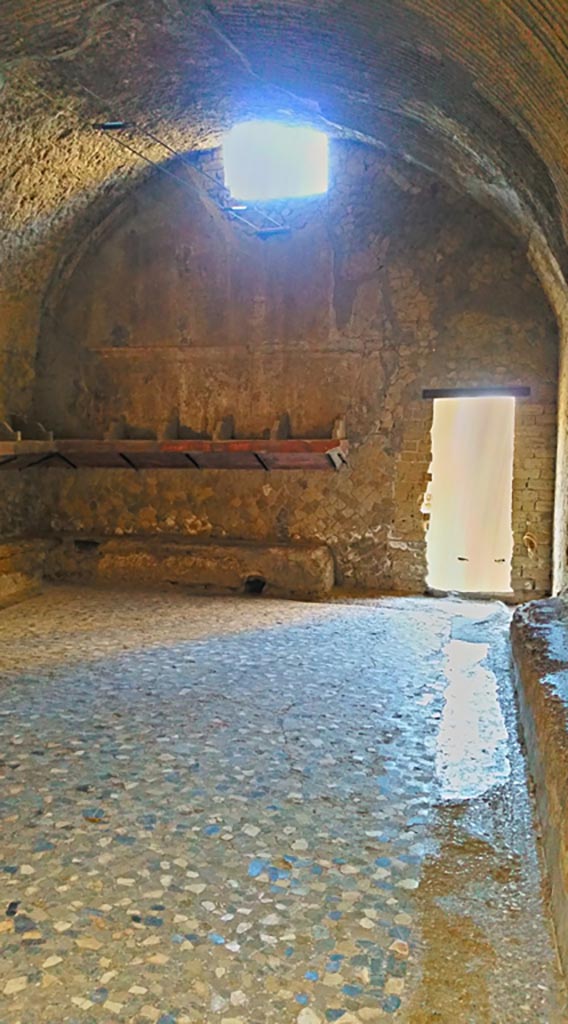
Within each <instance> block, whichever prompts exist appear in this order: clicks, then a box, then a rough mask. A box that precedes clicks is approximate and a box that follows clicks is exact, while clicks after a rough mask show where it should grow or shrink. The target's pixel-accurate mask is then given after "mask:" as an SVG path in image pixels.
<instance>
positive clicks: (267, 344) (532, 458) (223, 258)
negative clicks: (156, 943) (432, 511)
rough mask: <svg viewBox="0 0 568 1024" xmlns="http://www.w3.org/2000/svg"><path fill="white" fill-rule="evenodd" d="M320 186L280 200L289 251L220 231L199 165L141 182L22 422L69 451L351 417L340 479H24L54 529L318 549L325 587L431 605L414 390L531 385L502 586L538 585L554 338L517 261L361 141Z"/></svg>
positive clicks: (76, 279)
mask: <svg viewBox="0 0 568 1024" xmlns="http://www.w3.org/2000/svg"><path fill="white" fill-rule="evenodd" d="M206 166H207V165H206ZM332 172H333V173H332V188H331V191H330V193H329V195H328V196H326V197H325V198H323V199H320V200H313V201H309V202H307V203H296V204H286V205H285V206H284V208H283V209H282V211H281V212H282V213H283V215H284V217H285V219H287V220H288V221H289V222H290V223H291V225H292V227H293V231H292V234H291V235H290V236H289V237H283V238H282V237H276V238H273V239H269V240H260V239H258V238H250V237H248V236H247V235H246V234H245V233H243V231H242V229H241V228H239V227H238V226H236V225H234V224H231V223H228V222H227V221H226V220H225V219H224V218H223V216H222V215H221V213H220V212H219V211H218V210H217V209H216V207H215V206H214V205H213V204H212V203H211V201H210V200H209V199H208V198H207V196H206V195H205V194H204V192H203V189H202V187H201V184H200V179H199V176H198V175H196V174H195V173H192V176H191V182H193V186H192V187H193V191H188V190H186V189H181V188H179V187H178V186H177V185H176V184H175V183H171V182H170V181H169V180H164V179H160V180H153V181H152V182H150V183H148V184H147V185H146V186H144V187H142V188H141V189H140V190H138V191H137V192H136V193H134V194H133V195H132V196H131V197H130V198H128V199H127V200H125V202H124V203H123V204H120V205H119V206H117V207H116V208H115V210H114V211H113V213H112V214H110V215H109V217H108V218H107V220H106V221H105V222H104V223H103V224H101V225H99V226H98V228H97V230H96V232H95V233H94V234H93V235H92V236H89V238H88V239H87V241H86V242H85V243H84V244H83V245H82V246H80V247H79V249H78V250H77V251H74V252H72V253H71V254H70V255H69V257H68V259H66V260H65V261H64V262H63V263H62V265H61V266H60V268H59V271H58V273H57V275H56V277H55V278H54V279H53V282H52V286H51V289H50V292H49V295H48V297H47V298H46V304H45V309H44V318H43V320H42V324H41V331H40V338H39V348H38V363H37V378H36V384H35V389H34V390H35V399H34V414H35V416H37V417H38V418H39V419H40V420H42V421H44V422H46V423H48V424H49V426H50V427H52V428H54V429H55V430H56V432H57V433H58V434H59V435H62V436H73V435H75V436H80V437H88V436H99V437H102V436H103V435H104V434H105V432H106V431H108V430H109V429H110V428H111V427H112V425H113V423H115V422H116V421H117V420H119V419H120V417H121V416H124V417H125V419H126V420H127V422H128V424H129V425H130V427H131V428H132V429H134V430H138V431H139V430H141V429H147V430H150V431H152V432H153V433H154V435H157V436H163V435H164V434H165V433H166V432H167V431H168V430H169V429H171V424H172V422H175V421H177V420H179V421H180V422H181V423H182V424H184V425H185V426H186V427H190V428H192V429H193V430H194V431H196V432H197V433H198V434H199V433H201V432H205V431H209V432H211V430H212V429H213V427H214V425H215V423H216V422H217V420H219V419H220V418H221V417H222V416H223V415H227V414H229V413H230V414H233V415H234V417H235V423H236V429H237V432H238V434H239V435H240V436H249V435H252V436H260V435H261V434H262V432H263V431H264V430H265V429H266V428H267V427H269V426H270V425H271V424H272V423H273V422H274V420H275V419H276V418H277V416H278V415H279V414H280V413H282V412H288V413H289V414H290V417H291V420H292V429H293V431H294V433H295V435H296V436H317V435H326V434H329V432H330V430H331V427H332V424H333V421H334V419H335V417H337V416H345V418H346V425H347V433H348V435H349V438H350V440H351V442H352V455H351V458H350V468H349V469H348V470H346V471H342V472H341V473H339V474H331V473H329V474H313V473H312V474H309V473H296V472H294V473H292V474H286V473H278V472H273V473H271V474H270V475H269V476H263V475H262V474H260V473H258V474H257V473H253V474H251V473H246V472H231V473H222V472H217V473H215V472H203V473H200V474H195V473H193V474H188V473H187V472H177V471H172V472H169V473H167V474H165V473H160V472H159V471H147V472H146V471H145V472H140V473H137V474H135V473H132V472H130V471H125V472H121V471H96V470H94V471H89V470H82V471H80V472H79V473H73V472H72V471H70V470H66V469H62V470H53V471H52V470H50V471H49V472H43V473H42V474H39V475H38V474H37V473H36V478H37V479H38V486H39V487H40V488H41V491H42V495H43V500H44V502H45V504H46V507H47V509H48V512H49V521H50V523H51V526H52V528H53V529H54V530H55V531H56V532H57V533H64V534H65V533H69V534H71V535H74V536H81V535H85V536H87V537H88V536H95V537H96V536H99V535H101V534H114V535H117V534H119V535H127V534H129V533H134V534H154V533H162V534H174V533H175V534H179V535H181V536H186V537H189V538H210V539H212V540H218V539H226V540H228V539H239V540H240V539H246V540H251V541H255V542H262V543H264V544H266V543H268V544H272V543H275V542H279V543H282V542H287V543H290V542H292V543H298V542H317V543H324V544H328V545H329V546H330V547H331V549H332V551H333V553H334V557H335V560H336V564H337V570H338V580H339V582H341V583H343V584H345V585H349V586H356V587H366V588H374V589H376V588H383V589H388V590H389V591H393V590H398V591H403V592H422V591H423V589H424V585H425V583H424V581H425V576H426V558H425V522H424V518H423V516H422V513H421V504H422V500H423V496H424V491H425V489H426V481H427V473H428V468H429V463H430V456H431V452H430V428H431V420H432V403H431V402H429V401H425V400H423V399H422V389H423V388H428V387H451V386H479V385H498V384H500V385H503V384H505V385H506V384H509V385H511V384H523V385H528V386H529V387H530V388H531V397H530V399H527V400H519V401H518V403H517V423H516V454H515V467H514V496H513V529H514V559H513V588H514V591H515V595H516V597H517V598H520V599H524V598H525V597H526V595H527V593H529V594H537V595H538V594H545V593H548V592H550V586H551V580H550V576H551V555H550V551H551V543H552V541H551V537H552V505H553V489H554V458H555V410H556V405H555V396H556V389H557V331H556V326H555V324H554V320H553V317H552V314H551V312H550V309H549V307H548V305H547V303H546V300H545V299H544V296H543V294H542V292H541V289H540V287H539V285H538V282H537V280H536V278H535V276H534V274H533V273H532V271H531V270H530V269H529V267H528V264H527V263H526V259H525V256H524V254H523V251H522V249H521V248H520V247H519V245H518V244H517V243H516V242H515V241H514V240H513V239H512V238H511V237H510V236H509V235H508V234H507V232H506V231H505V230H504V229H503V227H502V226H501V225H499V224H498V223H497V222H495V221H494V220H493V219H492V218H491V216H490V215H489V214H487V213H485V212H484V211H482V210H480V208H479V207H478V206H476V205H475V204H474V203H472V202H471V201H469V200H466V199H463V198H460V197H459V196H458V195H457V194H456V193H455V192H453V191H452V190H451V189H449V188H447V187H446V186H442V185H440V184H439V183H437V182H436V181H435V180H434V179H433V178H432V177H431V176H430V175H428V174H426V173H424V172H418V171H417V170H414V169H412V168H409V167H405V166H404V165H402V164H400V163H397V162H393V161H392V160H390V159H386V158H384V157H381V156H380V155H379V154H377V153H376V152H375V151H373V150H371V149H369V147H367V146H362V145H354V144H352V143H337V144H336V145H335V146H334V149H333V168H332ZM528 535H530V537H531V538H532V539H533V540H534V544H533V545H532V546H530V548H527V544H526V540H525V538H526V537H527V536H528Z"/></svg>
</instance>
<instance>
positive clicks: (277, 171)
mask: <svg viewBox="0 0 568 1024" xmlns="http://www.w3.org/2000/svg"><path fill="white" fill-rule="evenodd" d="M223 161H224V165H225V184H226V186H227V188H228V189H229V191H230V193H231V195H232V196H233V197H234V198H235V199H253V200H254V199H257V200H262V199H290V198H294V197H298V196H313V195H321V194H322V193H323V192H327V187H328V139H327V135H325V134H324V133H323V132H318V131H316V130H315V129H314V128H307V127H294V126H292V125H285V124H281V123H280V122H278V121H244V122H243V123H242V124H237V125H235V127H234V128H232V129H231V131H230V132H228V134H227V135H226V136H225V139H224V142H223Z"/></svg>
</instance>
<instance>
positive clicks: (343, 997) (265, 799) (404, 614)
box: [0, 587, 568, 1024]
mask: <svg viewBox="0 0 568 1024" xmlns="http://www.w3.org/2000/svg"><path fill="white" fill-rule="evenodd" d="M507 627H508V612H507V611H506V610H505V609H504V608H503V607H502V606H500V605H487V604H468V603H465V602H458V601H453V602H452V601H434V600H394V599H388V600H383V601H369V602H348V603H336V604H327V605H309V604H300V603H285V602H276V601H265V600H262V599H253V598H251V599H242V600H231V599H221V598H220V599H199V598H192V597H188V596H187V595H185V594H183V593H181V592H179V591H172V592H170V593H148V592H141V593H136V592H128V593H124V592H117V591H94V590H85V589H80V588H66V587H64V588H54V589H52V590H50V591H48V592H46V593H45V594H44V595H43V596H41V597H38V598H34V599H32V600H29V601H27V602H25V603H23V604H21V605H18V606H15V607H12V608H11V609H8V610H5V611H3V612H2V613H0V645H1V646H0V676H1V683H0V694H1V703H0V757H1V771H0V775H1V789H0V814H1V818H2V839H1V849H0V896H1V901H2V902H1V904H0V946H1V960H0V1024H61V1022H69V1024H71V1022H77V1024H79V1022H81V1024H95V1022H96V1024H111V1022H112V1024H116V1022H118V1024H120V1022H121V1021H128V1022H131V1021H133V1022H140V1024H148V1022H150V1024H156V1022H157V1024H205V1022H219V1024H265V1022H266V1024H268V1022H275V1024H276V1022H278V1024H296V1022H297V1024H320V1022H321V1024H325V1022H327V1021H342V1022H343V1024H355V1022H361V1024H366V1022H372V1021H382V1020H384V1021H388V1020H396V1021H404V1022H406V1024H426V1022H433V1024H558V1022H561V1021H566V1020H567V1019H568V1016H567V1015H566V1012H565V993H564V989H563V986H562V981H561V979H560V977H559V974H558V970H557V962H556V955H555V950H554V944H553V939H552V936H551V931H550V925H549V918H548V913H547V907H546V903H545V900H544V898H543V893H542V879H541V873H540V868H539V860H538V854H537V849H536V840H535V831H534V825H533V821H532V807H531V803H530V800H529V796H528V790H527V780H526V773H525V766H524V761H523V758H522V756H521V753H520V749H519V746H518V742H517V738H516V732H515V714H514V707H513V702H512V691H511V685H510V680H509V677H508V649H507Z"/></svg>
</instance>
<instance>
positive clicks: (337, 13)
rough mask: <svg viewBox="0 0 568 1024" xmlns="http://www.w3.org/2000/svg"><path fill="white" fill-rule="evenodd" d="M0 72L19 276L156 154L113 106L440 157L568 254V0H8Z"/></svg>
mask: <svg viewBox="0 0 568 1024" xmlns="http://www.w3.org/2000/svg"><path fill="white" fill-rule="evenodd" d="M0 75H1V78H0V107H1V117H2V136H3V144H2V148H1V150H0V168H1V179H2V186H1V195H0V231H1V232H2V255H1V257H0V258H1V260H2V263H3V266H4V274H5V276H4V281H5V286H6V287H12V288H13V287H15V283H16V281H17V279H18V275H21V274H22V273H24V272H25V268H26V267H29V265H30V260H31V259H32V257H33V258H35V259H37V254H38V252H39V251H40V249H42V247H43V248H45V250H46V252H48V251H49V249H50V246H55V245H56V244H59V243H58V242H57V239H58V237H60V236H61V233H62V230H63V229H65V232H68V229H69V226H70V225H72V224H73V222H74V220H75V219H76V218H77V217H78V216H79V214H82V215H84V213H85V211H87V210H93V211H95V212H94V213H93V215H92V216H93V217H95V218H96V216H97V215H98V214H97V213H96V211H97V210H102V209H103V208H104V203H105V201H106V200H108V201H111V200H112V198H113V197H116V196H117V195H119V194H120V193H121V192H123V191H124V189H125V188H128V187H130V185H131V184H133V183H134V182H135V181H136V180H137V178H138V177H139V176H140V175H141V174H144V173H147V169H148V165H147V164H145V163H144V161H142V160H140V159H139V158H138V157H136V156H134V155H133V154H131V153H129V152H127V151H125V150H124V149H121V148H120V147H119V146H118V145H116V143H115V142H114V140H112V139H110V138H109V137H108V136H104V135H101V134H100V133H97V132H95V131H93V130H92V128H91V127H90V126H91V124H92V122H93V121H96V120H100V119H101V118H109V117H113V118H123V119H128V120H133V121H135V122H137V123H138V124H140V125H143V126H145V127H149V128H151V130H152V131H154V132H156V133H157V134H158V135H159V136H160V137H161V138H163V139H165V140H166V141H168V142H169V143H171V144H172V145H174V146H175V147H177V148H179V149H193V148H203V147H207V146H211V145H214V144H215V143H216V142H217V141H218V140H219V137H220V133H221V132H222V131H223V130H224V129H225V128H226V127H227V126H229V125H230V124H231V123H232V122H233V121H234V120H236V119H238V118H241V117H243V116H248V115H251V114H259V113H261V114H269V115H274V116H279V117H295V118H297V117H300V118H303V119H308V120H310V121H313V122H314V123H316V124H317V123H319V124H321V125H323V126H327V127H328V128H329V130H330V131H332V132H333V133H338V134H343V135H347V136H352V137H355V138H362V139H366V140H368V141H369V142H370V143H371V144H373V145H378V146H383V147H386V148H387V149H388V150H390V151H393V152H395V153H397V154H399V155H401V156H403V157H405V158H406V159H409V160H411V161H416V162H418V163H420V164H421V165H424V166H426V167H428V168H431V169H432V170H433V171H434V172H435V173H436V174H438V175H440V176H442V177H443V178H445V179H446V180H448V181H450V182H451V183H453V184H456V185H457V186H458V187H459V188H461V189H462V190H464V191H466V192H468V193H469V194H471V195H473V196H474V197H476V198H478V199H479V200H480V201H481V202H483V203H484V204H485V205H489V206H491V207H492V208H493V209H494V210H495V211H496V212H497V213H498V215H499V216H501V217H502V218H503V219H505V220H506V221H507V222H508V223H509V224H510V225H511V226H512V227H513V229H514V230H515V231H516V233H517V234H518V235H519V236H520V237H521V238H523V239H524V240H525V241H526V243H527V246H528V247H529V249H530V248H532V249H533V250H534V251H535V252H536V253H537V258H538V259H540V260H541V261H544V263H547V265H548V266H549V267H553V268H555V271H556V270H558V269H559V270H560V271H561V272H564V271H565V270H566V267H567V259H566V238H567V237H568V4H567V3H566V0H459V2H456V0H279V2H274V0H211V2H209V0H207V2H199V0H194V2H192V0H104V2H96V0H3V2H2V5H1V16H0ZM93 93H95V94H96V96H94V95H93ZM143 148H144V153H145V154H146V155H147V156H149V157H151V158H152V159H162V158H163V156H164V154H163V152H162V151H161V150H160V149H159V148H158V147H157V146H156V145H155V144H147V143H144V147H143ZM58 232H59V235H58ZM14 274H15V275H16V276H14Z"/></svg>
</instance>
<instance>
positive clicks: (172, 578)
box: [45, 537, 335, 597]
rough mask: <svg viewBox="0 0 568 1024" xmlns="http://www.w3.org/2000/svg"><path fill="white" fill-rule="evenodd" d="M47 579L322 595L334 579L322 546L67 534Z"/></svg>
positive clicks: (54, 553)
mask: <svg viewBox="0 0 568 1024" xmlns="http://www.w3.org/2000/svg"><path fill="white" fill-rule="evenodd" d="M45 575H46V577H47V578H49V579H54V580H57V579H65V580H69V581H76V582H81V583H102V582H105V583H106V582H108V583H121V584H124V583H126V584H162V583H175V584H181V585H183V586H187V587H190V588H192V589H195V590H202V591H207V592H216V593H239V592H240V593H242V592H243V591H245V590H246V589H247V581H248V586H249V587H250V589H251V591H253V592H254V591H255V590H256V591H257V592H258V591H260V590H262V592H263V593H266V594H268V595H270V594H273V595H281V596H296V597H323V596H325V595H326V594H329V592H330V591H331V590H332V588H333V585H334V582H335V569H334V562H333V556H332V554H331V551H330V550H329V548H328V547H326V545H324V544H319V545H314V544H288V545H286V544H266V545H262V544H248V543H245V542H242V543H240V542H232V543H229V542H227V543H223V542H213V541H211V542H207V543H204V542H194V541H191V540H185V539H183V538H170V539H165V538H152V537H121V538H115V537H113V538H102V539H88V538H73V539H70V538H63V539H60V540H59V541H58V542H56V543H54V544H53V545H52V547H51V549H50V553H49V556H48V558H47V562H46V569H45Z"/></svg>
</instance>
